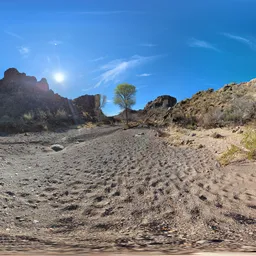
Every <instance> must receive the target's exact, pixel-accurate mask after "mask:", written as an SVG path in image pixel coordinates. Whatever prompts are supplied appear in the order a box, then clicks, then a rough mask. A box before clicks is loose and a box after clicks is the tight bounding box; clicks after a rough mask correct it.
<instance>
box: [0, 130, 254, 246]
mask: <svg viewBox="0 0 256 256" xmlns="http://www.w3.org/2000/svg"><path fill="white" fill-rule="evenodd" d="M141 132H143V133H144V134H141V135H139V134H140V133H141ZM55 143H60V144H62V145H64V146H65V149H64V150H63V151H60V152H54V151H52V150H51V149H50V148H49V147H50V146H51V145H52V144H55ZM0 159H1V162H0V216H1V217H0V234H1V236H0V237H1V243H2V245H3V246H2V247H3V248H12V249H13V248H15V247H16V248H17V247H19V248H25V247H27V248H31V247H36V248H37V247H38V248H42V249H43V248H45V247H47V246H52V245H55V246H64V245H69V246H75V245H76V246H78V247H86V248H98V249H103V248H104V249H106V248H112V249H113V248H114V249H120V248H123V247H126V248H139V249H145V250H153V249H159V248H161V249H162V250H164V249H166V250H173V249H174V248H176V249H177V248H178V249H183V250H185V249H191V248H208V249H209V248H215V247H219V248H223V247H224V248H229V249H238V248H240V249H241V248H253V247H254V248H255V246H256V243H255V241H256V232H255V231H256V212H255V209H256V189H255V184H256V173H255V165H250V166H229V167H227V168H225V169H223V168H221V167H220V166H219V164H218V163H217V161H216V159H215V157H214V155H213V154H212V153H211V152H210V151H208V150H206V149H205V148H203V149H193V148H183V147H171V146H169V145H168V143H166V142H165V141H164V140H163V139H162V138H157V137H155V132H154V131H152V130H146V129H145V130H142V129H133V130H127V131H124V130H121V129H119V128H118V127H109V128H108V127H105V128H104V127H103V128H94V129H80V130H71V131H69V132H65V133H41V134H32V133H31V134H29V136H24V135H14V136H11V137H0ZM245 246H249V247H245Z"/></svg>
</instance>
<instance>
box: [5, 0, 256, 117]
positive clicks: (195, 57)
mask: <svg viewBox="0 0 256 256" xmlns="http://www.w3.org/2000/svg"><path fill="white" fill-rule="evenodd" d="M255 10H256V1H254V0H193V1H192V0H179V1H174V0H129V1H127V0H72V1H71V0H51V1H48V0H43V1H42V0H36V1H35V0H11V1H10V0H1V1H0V25H1V26H0V40H1V47H0V56H1V61H0V63H1V65H0V77H2V76H3V72H4V71H5V70H6V69H7V68H10V67H16V68H17V69H18V70H19V71H20V72H25V73H27V74H28V75H34V76H36V77H37V78H38V79H41V78H42V77H46V78H47V80H48V82H49V84H50V88H51V89H53V90H54V91H55V92H57V93H59V94H61V95H63V96H65V97H68V98H75V97H78V96H80V95H82V94H96V93H101V94H105V95H107V97H108V103H107V105H106V107H105V109H104V111H105V113H107V114H109V115H111V114H116V113H118V111H119V109H118V107H117V106H114V104H113V102H112V99H113V92H114V88H115V87H116V85H117V84H118V83H122V82H127V83H131V84H133V85H135V86H136V87H137V90H138V91H137V103H136V105H135V106H134V108H135V109H139V108H143V107H144V106H145V104H146V103H147V102H148V101H150V100H153V99H154V98H156V97H157V96H159V95H163V94H169V95H172V96H174V97H176V98H177V99H178V100H182V99H184V98H187V97H191V96H192V95H193V94H194V93H196V92H197V91H199V90H205V89H208V88H214V89H217V88H220V87H221V86H223V85H224V84H225V83H229V82H233V81H234V82H241V81H248V80H250V79H252V78H255V77H256V30H255V27H256V15H255ZM56 73H61V74H63V75H64V81H63V82H61V83H59V82H57V81H56V80H55V79H54V75H55V74H56Z"/></svg>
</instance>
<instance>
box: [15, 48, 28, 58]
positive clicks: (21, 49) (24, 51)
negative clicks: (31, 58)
mask: <svg viewBox="0 0 256 256" xmlns="http://www.w3.org/2000/svg"><path fill="white" fill-rule="evenodd" d="M18 50H19V53H20V54H21V55H22V56H24V57H27V56H28V55H29V53H30V49H29V48H28V47H26V46H20V47H18Z"/></svg>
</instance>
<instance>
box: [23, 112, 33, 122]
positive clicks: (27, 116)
mask: <svg viewBox="0 0 256 256" xmlns="http://www.w3.org/2000/svg"><path fill="white" fill-rule="evenodd" d="M34 118H35V114H34V112H33V111H30V112H28V113H25V114H24V115H23V119H24V121H26V122H30V121H32V120H33V119H34Z"/></svg>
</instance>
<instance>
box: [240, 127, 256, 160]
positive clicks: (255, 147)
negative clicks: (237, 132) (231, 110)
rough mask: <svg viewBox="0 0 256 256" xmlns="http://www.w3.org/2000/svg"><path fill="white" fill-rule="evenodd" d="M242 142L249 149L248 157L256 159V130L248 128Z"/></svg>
mask: <svg viewBox="0 0 256 256" xmlns="http://www.w3.org/2000/svg"><path fill="white" fill-rule="evenodd" d="M242 144H243V145H244V146H245V148H246V149H247V150H248V153H247V157H248V159H249V160H256V130H254V129H248V130H247V131H246V132H245V133H244V134H243V139H242Z"/></svg>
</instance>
